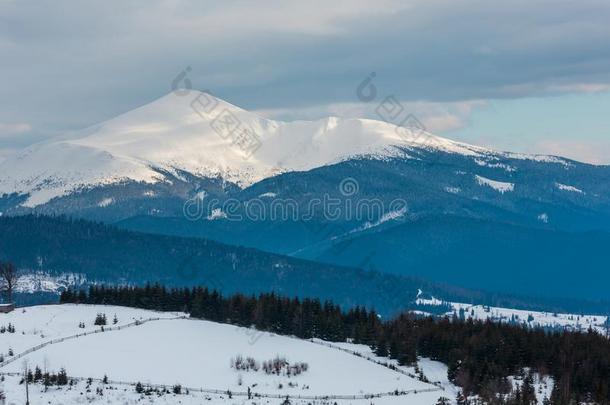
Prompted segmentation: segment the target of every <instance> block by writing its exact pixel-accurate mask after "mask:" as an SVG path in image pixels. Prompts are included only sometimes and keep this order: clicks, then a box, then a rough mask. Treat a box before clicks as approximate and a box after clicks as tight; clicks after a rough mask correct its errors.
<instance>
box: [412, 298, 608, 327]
mask: <svg viewBox="0 0 610 405" xmlns="http://www.w3.org/2000/svg"><path fill="white" fill-rule="evenodd" d="M420 294H421V290H420ZM415 302H416V303H417V304H420V305H428V306H433V307H434V306H438V307H440V306H446V305H448V306H449V307H450V308H451V309H450V310H449V311H447V312H446V315H448V316H453V315H454V314H455V316H457V317H458V318H461V319H474V320H483V321H484V320H491V321H493V322H503V323H513V324H518V325H526V326H528V327H531V328H544V329H552V330H558V331H561V330H565V331H577V332H587V331H588V330H589V329H591V330H594V331H596V332H597V333H599V334H601V335H606V334H608V332H609V331H610V328H609V325H610V319H609V317H607V316H603V315H587V314H582V313H580V314H569V313H554V312H544V311H526V310H521V309H514V308H502V307H493V306H488V305H472V304H464V303H460V302H447V301H442V300H439V299H437V298H434V297H428V298H423V296H421V295H418V298H417V299H416V301H415Z"/></svg>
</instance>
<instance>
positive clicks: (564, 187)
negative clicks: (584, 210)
mask: <svg viewBox="0 0 610 405" xmlns="http://www.w3.org/2000/svg"><path fill="white" fill-rule="evenodd" d="M555 187H557V188H558V189H560V190H562V191H571V192H573V193H579V194H582V193H583V191H582V190H581V189H579V188H576V187H574V186H569V185H567V184H561V183H555Z"/></svg>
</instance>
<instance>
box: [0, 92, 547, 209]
mask: <svg viewBox="0 0 610 405" xmlns="http://www.w3.org/2000/svg"><path fill="white" fill-rule="evenodd" d="M227 114H230V116H231V119H233V122H236V123H238V124H239V126H238V127H236V126H231V128H237V129H235V131H229V130H226V129H225V130H223V129H219V128H226V127H221V126H219V122H224V120H223V117H226V116H227ZM219 118H220V119H219ZM243 130H246V131H250V132H248V134H250V135H247V139H250V140H252V139H255V138H256V139H257V140H259V141H260V147H258V148H255V149H256V150H255V151H253V149H249V148H248V147H244V143H243V142H242V141H243V139H244V138H239V137H238V136H237V135H239V134H243V133H244V132H242V131H243ZM251 134H254V135H251ZM254 143H255V144H256V143H257V142H254ZM250 145H252V144H250ZM398 147H402V148H398ZM414 147H419V148H422V147H423V148H428V149H434V150H442V151H446V152H451V153H459V154H463V155H467V156H472V157H473V158H480V157H484V156H491V155H494V154H495V155H506V154H500V153H497V152H493V151H491V150H489V149H485V148H481V147H476V146H472V145H467V144H464V143H460V142H455V141H452V140H449V139H445V138H442V137H438V136H434V135H432V134H428V133H425V136H422V135H410V132H408V131H401V130H400V128H399V127H396V126H395V125H393V124H390V123H386V122H382V121H375V120H368V119H342V118H337V117H329V118H324V119H320V120H317V121H293V122H283V121H274V120H269V119H265V118H262V117H260V116H258V115H256V114H254V113H251V112H248V111H246V110H243V109H241V108H239V107H236V106H234V105H232V104H230V103H227V102H225V101H223V100H220V99H218V98H215V97H213V96H211V95H209V94H207V93H201V92H198V91H191V92H190V93H189V94H188V95H186V96H180V95H176V94H174V93H169V94H168V95H165V96H163V97H161V98H160V99H158V100H155V101H153V102H151V103H149V104H146V105H144V106H142V107H139V108H136V109H134V110H132V111H129V112H127V113H125V114H122V115H119V116H118V117H116V118H113V119H110V120H108V121H105V122H102V123H99V124H97V125H93V126H91V127H89V128H86V129H84V130H81V131H77V132H74V133H71V134H67V135H64V136H60V137H56V138H52V139H50V140H47V141H44V142H41V143H38V144H35V145H32V146H30V147H27V148H26V149H24V150H21V151H18V152H17V153H16V154H15V155H12V156H10V157H8V158H7V159H6V160H4V161H2V162H0V173H2V175H1V176H0V195H2V194H3V193H6V194H10V193H17V194H22V195H26V194H29V197H28V199H27V200H26V201H25V203H23V206H25V207H35V206H37V205H40V204H44V203H46V202H48V201H49V200H51V199H53V198H55V197H59V196H63V195H66V194H70V193H72V192H76V191H79V190H86V189H88V188H91V187H95V186H100V185H109V184H116V183H121V182H125V181H138V182H145V183H151V184H152V183H157V182H161V181H167V178H166V175H165V174H162V173H159V171H158V170H162V171H166V172H169V173H172V174H174V175H176V176H177V177H180V175H179V171H186V172H189V173H192V174H195V175H200V176H207V177H222V178H223V179H225V180H228V181H232V182H235V183H236V184H238V185H239V186H242V187H246V186H248V185H251V184H253V183H255V182H257V181H260V180H262V179H265V178H267V177H271V176H274V175H277V174H279V173H282V172H288V171H306V170H310V169H313V168H316V167H321V166H325V165H329V164H333V163H337V162H340V161H343V160H346V159H349V158H352V157H368V158H374V159H387V158H390V157H394V156H401V157H405V158H409V156H408V155H407V154H406V152H405V149H404V148H406V149H407V150H408V149H409V148H414ZM250 152H252V153H250ZM532 158H536V159H540V157H532ZM549 159H550V158H549ZM104 203H105V202H104V201H102V206H103V205H104Z"/></svg>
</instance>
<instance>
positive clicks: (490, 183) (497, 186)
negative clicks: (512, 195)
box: [474, 174, 515, 194]
mask: <svg viewBox="0 0 610 405" xmlns="http://www.w3.org/2000/svg"><path fill="white" fill-rule="evenodd" d="M474 177H475V179H476V181H477V183H478V184H479V185H480V186H487V187H491V188H493V189H494V190H496V191H497V192H499V193H500V194H504V193H506V192H507V191H513V190H514V189H515V184H514V183H507V182H504V181H498V180H491V179H488V178H486V177H483V176H479V175H478V174H475V176H474Z"/></svg>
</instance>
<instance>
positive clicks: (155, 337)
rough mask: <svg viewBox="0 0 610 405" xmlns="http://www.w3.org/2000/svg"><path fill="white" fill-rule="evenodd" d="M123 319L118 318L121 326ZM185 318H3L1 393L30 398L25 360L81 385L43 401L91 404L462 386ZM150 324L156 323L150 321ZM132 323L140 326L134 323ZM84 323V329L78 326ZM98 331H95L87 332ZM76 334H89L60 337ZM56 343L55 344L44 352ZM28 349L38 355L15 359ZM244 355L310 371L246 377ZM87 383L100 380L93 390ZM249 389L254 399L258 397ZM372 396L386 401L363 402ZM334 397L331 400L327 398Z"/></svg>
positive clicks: (84, 310) (426, 399)
mask: <svg viewBox="0 0 610 405" xmlns="http://www.w3.org/2000/svg"><path fill="white" fill-rule="evenodd" d="M99 313H103V314H106V316H107V318H108V326H107V327H106V330H105V332H102V331H101V327H99V326H94V325H93V321H94V319H95V317H96V315H97V314H99ZM115 314H116V317H117V320H118V322H117V324H116V325H113V322H112V320H113V319H114V315H115ZM179 316H180V314H167V313H166V314H160V313H157V312H153V311H143V310H135V309H127V308H120V307H109V306H85V305H56V306H39V307H30V308H26V309H23V310H22V309H19V310H17V311H15V312H13V313H11V314H0V324H8V323H9V322H10V323H11V325H13V326H14V327H15V332H14V333H9V332H5V333H3V334H0V352H1V353H2V355H3V357H4V358H5V361H6V362H7V363H8V364H6V363H5V365H3V366H0V372H3V373H9V374H8V375H7V376H6V380H5V382H4V387H2V388H3V389H4V391H6V393H7V395H8V403H9V404H13V403H15V404H17V403H21V402H22V401H23V396H24V386H23V385H19V378H18V377H16V376H14V375H11V374H10V373H18V372H20V370H22V369H23V364H24V363H23V362H24V360H25V361H27V363H28V364H29V367H31V368H35V367H36V366H39V367H40V368H44V369H47V370H49V371H54V372H57V371H59V370H60V369H61V368H62V367H65V369H66V371H67V373H68V375H69V376H70V377H75V378H79V377H80V378H82V379H83V380H79V381H76V385H75V386H66V387H59V388H57V387H51V388H49V389H48V390H45V389H44V387H43V386H42V385H41V384H33V385H32V386H31V387H30V394H31V398H35V399H36V403H38V402H45V403H46V402H49V401H50V402H51V403H60V402H61V403H64V404H71V403H81V402H82V400H83V399H84V398H87V401H88V402H93V403H97V402H99V403H102V402H103V403H118V402H120V403H127V404H130V403H136V402H138V401H139V400H140V398H141V397H146V396H145V395H144V394H142V395H140V394H137V393H136V392H135V383H136V382H142V383H143V384H145V385H155V384H157V385H165V386H167V387H170V389H171V387H172V386H173V385H176V384H180V385H181V386H182V387H183V389H184V392H185V391H186V390H187V389H188V390H189V394H185V393H184V392H183V394H181V395H173V394H164V395H163V396H162V398H159V399H158V402H159V403H184V404H191V403H193V404H194V403H201V402H202V401H203V400H204V399H206V398H209V400H210V401H211V402H206V403H212V404H235V403H248V404H267V403H272V404H277V403H280V402H281V398H284V397H285V396H287V395H289V396H291V398H293V399H292V400H293V402H292V403H293V404H294V403H297V404H301V403H302V404H305V403H316V404H323V403H329V402H325V401H329V400H332V402H331V403H335V401H336V403H338V404H348V403H352V404H363V405H364V404H367V405H368V404H370V403H371V402H373V403H375V404H399V403H400V404H420V403H435V402H436V400H437V399H438V398H439V397H441V396H445V397H452V396H454V393H455V392H454V391H455V389H454V388H455V387H452V386H451V385H450V384H449V383H448V382H447V381H446V379H445V381H441V382H439V383H438V384H437V385H434V384H430V383H426V382H423V381H420V380H419V379H418V378H414V377H412V376H410V375H411V374H412V373H413V372H414V370H413V369H412V368H404V369H401V368H399V370H398V371H396V370H392V369H390V368H388V367H385V366H383V365H380V364H376V363H375V361H374V360H375V359H371V358H368V356H373V355H372V353H371V352H370V349H368V348H366V347H364V346H357V345H352V344H349V343H344V344H341V346H335V345H334V344H333V345H331V346H329V345H328V344H326V342H322V341H311V342H310V341H304V340H299V339H296V338H291V337H284V336H279V335H275V334H270V333H261V332H257V331H254V330H252V329H247V328H240V327H236V326H232V325H225V324H217V323H213V322H208V321H199V320H190V319H183V318H179ZM150 318H154V319H155V320H152V321H148V322H146V320H147V319H150ZM156 318H165V319H158V320H157V319H156ZM134 320H138V323H135V324H132V326H127V324H128V323H130V322H133V321H134ZM82 323H84V326H85V328H82V327H79V325H81V326H82ZM118 326H121V327H122V328H120V329H119V328H117V327H118ZM112 328H114V329H119V330H110V329H112ZM94 331H97V333H89V334H87V332H94ZM75 334H86V335H84V336H80V337H76V338H71V339H67V340H65V341H64V340H63V339H61V338H66V337H69V336H73V335H75ZM52 339H53V340H52ZM58 339H59V340H58ZM51 340H52V341H53V342H54V343H53V344H49V345H46V346H42V347H37V346H38V345H40V344H41V343H43V342H48V341H51ZM30 347H33V348H34V349H35V350H33V351H32V352H31V353H29V354H27V355H26V356H23V357H21V358H19V359H18V360H16V361H11V359H13V358H14V357H18V356H19V355H20V353H22V352H24V351H26V350H27V349H28V348H30ZM9 348H10V351H11V352H12V355H10V354H9ZM341 349H344V350H341ZM346 349H347V350H348V351H346ZM349 351H353V352H358V353H361V354H362V355H363V356H356V355H354V354H352V353H350V352H349ZM238 355H242V356H243V357H244V358H246V357H252V358H253V359H254V360H255V361H256V362H259V363H260V364H262V362H264V361H267V360H271V359H274V358H276V357H278V356H279V357H284V358H286V360H288V361H289V362H290V363H291V364H294V363H300V362H305V363H307V365H308V367H307V370H306V371H304V372H302V373H301V374H299V375H291V376H289V375H285V374H284V373H282V372H280V373H279V374H267V373H265V372H264V371H263V370H262V368H261V369H259V370H256V371H255V370H249V371H245V370H241V371H238V370H236V369H234V368H233V367H232V366H231V360H232V359H235V358H236V357H237V356H238ZM422 369H423V370H424V372H426V370H430V373H431V374H435V377H439V376H438V375H437V374H439V371H440V377H439V378H440V379H443V378H442V375H443V374H444V375H446V369H444V366H443V365H442V364H440V363H436V362H431V361H429V360H425V359H423V360H422ZM105 375H106V376H108V379H109V380H110V381H111V382H110V383H109V384H103V383H102V382H101V381H100V380H101V379H103V377H104V376H105ZM89 377H91V378H92V379H93V380H92V382H91V383H89V384H88V383H87V382H86V379H87V378H89ZM430 380H431V381H433V379H432V378H430ZM87 385H89V387H88V388H87ZM97 388H100V390H101V392H102V394H101V395H100V394H99V391H98V390H97ZM215 390H217V393H214V391H215ZM248 390H249V391H250V392H251V393H252V397H253V399H251V400H250V401H247V399H248V398H247V394H246V393H247V391H248ZM96 391H98V392H96ZM229 391H230V392H231V394H230V395H229V394H228V392H229ZM255 394H258V395H259V397H256V396H255ZM369 394H375V395H378V396H379V398H375V399H373V400H371V399H369V398H365V396H367V395H369ZM327 396H328V397H329V398H328V400H324V399H322V397H327ZM336 396H339V397H338V398H334V397H336ZM340 396H344V397H345V398H344V400H342V399H341V398H340ZM298 397H302V398H301V399H299V398H298ZM314 397H320V398H318V399H313V398H314Z"/></svg>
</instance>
